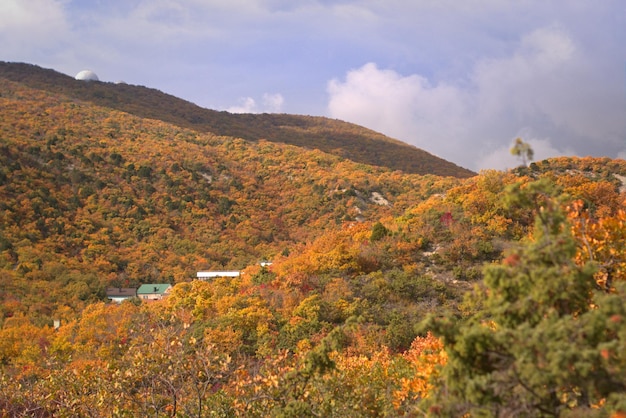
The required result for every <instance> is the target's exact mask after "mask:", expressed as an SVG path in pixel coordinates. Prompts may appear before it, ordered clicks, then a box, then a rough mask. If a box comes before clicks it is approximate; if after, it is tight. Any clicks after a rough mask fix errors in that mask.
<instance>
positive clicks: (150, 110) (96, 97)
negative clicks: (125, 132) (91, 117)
mask: <svg viewBox="0 0 626 418" xmlns="http://www.w3.org/2000/svg"><path fill="white" fill-rule="evenodd" d="M0 78H4V79H7V80H12V81H17V82H19V83H21V84H23V85H25V86H29V87H32V88H35V89H42V90H46V91H49V92H53V93H58V94H62V95H65V96H68V97H72V98H74V99H77V100H81V101H84V102H89V103H93V104H95V105H98V106H105V107H108V108H112V109H117V110H121V111H123V112H127V113H130V114H133V115H136V116H139V117H141V118H150V119H157V120H161V121H163V122H167V123H170V124H173V125H176V126H179V127H182V128H190V129H193V130H195V131H199V132H206V133H212V134H214V135H220V136H230V137H234V138H243V139H246V140H249V141H258V140H266V141H270V142H278V143H284V144H291V145H297V146H300V147H305V148H309V149H319V150H321V151H324V152H326V153H329V154H333V155H337V156H339V157H343V158H347V159H350V160H352V161H356V162H359V163H364V164H368V165H375V166H382V167H389V168H391V169H393V170H402V171H404V172H407V173H416V174H436V175H440V176H454V177H460V178H466V177H471V176H472V175H474V174H475V173H472V172H471V171H470V170H467V169H465V168H462V167H459V166H457V165H455V164H453V163H451V162H448V161H446V160H443V159H441V158H439V157H436V156H434V155H432V154H429V153H428V152H426V151H424V150H421V149H418V148H416V147H413V146H410V145H407V144H406V143H403V142H400V141H398V140H395V139H391V138H388V137H386V136H384V135H382V134H379V133H377V132H374V131H371V130H369V129H365V128H363V127H361V126H358V125H354V124H351V123H347V122H343V121H339V120H333V119H328V118H323V117H313V116H299V115H287V114H231V113H228V112H218V111H215V110H210V109H204V108H201V107H199V106H196V105H194V104H193V103H189V102H186V101H184V100H182V99H179V98H177V97H174V96H171V95H168V94H165V93H163V92H160V91H158V90H155V89H150V88H146V87H142V86H134V85H129V84H125V83H118V84H115V83H103V82H91V83H82V82H77V81H76V80H74V79H73V78H72V77H69V76H66V75H63V74H60V73H58V72H55V71H53V70H46V69H42V68H40V67H37V66H34V65H30V64H21V63H6V62H1V61H0Z"/></svg>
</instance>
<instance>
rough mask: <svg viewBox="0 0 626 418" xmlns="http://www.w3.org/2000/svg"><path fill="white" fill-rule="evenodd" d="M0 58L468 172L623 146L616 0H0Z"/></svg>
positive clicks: (621, 27) (622, 33)
mask: <svg viewBox="0 0 626 418" xmlns="http://www.w3.org/2000/svg"><path fill="white" fill-rule="evenodd" d="M0 60H1V61H10V62H28V63H31V64H36V65H39V66H41V67H44V68H52V69H54V70H57V71H59V72H62V73H65V74H68V75H71V76H74V75H76V74H77V73H78V72H79V71H81V70H85V69H90V70H93V71H94V72H95V73H96V74H97V75H98V77H99V78H100V80H101V81H109V82H118V81H124V82H126V83H129V84H138V85H143V86H147V87H151V88H156V89H159V90H161V91H163V92H166V93H169V94H172V95H174V96H177V97H180V98H183V99H186V100H189V101H191V102H193V103H196V104H198V105H200V106H203V107H207V108H210V109H217V110H227V111H230V112H254V113H259V112H268V113H271V112H278V113H291V114H304V115H313V116H327V117H331V118H336V119H341V120H345V121H349V122H353V123H357V124H359V125H362V126H365V127H367V128H370V129H373V130H376V131H378V132H381V133H383V134H385V135H387V136H390V137H392V138H396V139H399V140H401V141H403V142H406V143H409V144H412V145H415V146H416V147H418V148H421V149H423V150H426V151H428V152H430V153H433V154H435V155H437V156H439V157H442V158H444V159H446V160H448V161H452V162H454V163H456V164H458V165H460V166H463V167H466V168H469V169H471V170H475V171H479V170H482V169H506V168H512V167H515V166H517V165H519V163H520V161H519V160H516V159H515V157H513V156H512V155H511V154H510V148H511V147H512V145H513V142H514V140H515V138H517V137H520V138H522V140H524V141H525V142H527V143H529V144H530V145H531V147H532V148H533V150H534V152H535V160H542V159H544V158H549V157H554V156H560V155H568V156H581V157H583V156H588V155H591V156H608V157H611V158H624V159H626V2H624V1H623V0H558V1H557V0H463V1H459V0H0Z"/></svg>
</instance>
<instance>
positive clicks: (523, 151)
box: [511, 138, 535, 167]
mask: <svg viewBox="0 0 626 418" xmlns="http://www.w3.org/2000/svg"><path fill="white" fill-rule="evenodd" d="M511 154H512V155H515V156H516V157H519V158H520V159H521V160H522V165H523V166H524V167H526V166H527V165H528V163H529V162H531V161H532V160H533V157H534V156H535V151H533V149H532V148H531V146H530V144H529V143H527V142H524V141H522V138H515V143H514V144H513V148H511Z"/></svg>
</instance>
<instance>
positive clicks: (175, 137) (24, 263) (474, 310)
mask: <svg viewBox="0 0 626 418" xmlns="http://www.w3.org/2000/svg"><path fill="white" fill-rule="evenodd" d="M76 83H78V82H76ZM81 88H82V87H81ZM70 93H71V92H70V91H65V92H61V91H56V90H48V89H45V88H43V89H42V88H41V87H40V88H36V86H35V84H34V83H33V82H28V83H23V82H18V81H15V79H6V78H5V79H2V78H0V109H2V110H1V112H0V117H1V120H0V325H1V327H0V411H1V412H2V415H6V416H28V417H32V416H41V417H47V416H111V415H113V416H224V417H227V416H228V417H230V416H259V417H265V416H293V417H302V416H329V417H332V416H337V417H344V416H424V415H425V416H443V417H448V416H570V417H578V416H598V417H600V416H612V415H611V414H618V413H621V412H626V396H625V392H626V357H625V356H626V354H625V353H626V324H625V322H624V318H626V303H625V302H626V300H624V295H625V293H624V291H625V289H624V288H623V282H624V279H625V278H626V244H625V243H626V212H625V210H624V208H625V204H626V190H625V187H626V185H625V184H624V182H625V181H626V162H625V161H623V160H610V159H602V158H566V157H563V158H557V159H551V160H547V161H540V162H536V163H533V164H531V165H530V166H529V167H520V168H518V169H516V170H512V171H508V172H500V171H485V172H482V173H480V174H479V175H475V176H472V177H470V178H459V177H441V176H438V175H434V174H427V175H419V174H410V173H406V172H401V171H397V170H394V169H391V168H387V167H383V166H373V165H367V164H363V163H362V162H355V161H353V159H350V158H343V157H340V156H337V155H333V154H330V153H325V152H323V151H321V150H316V149H309V148H303V147H298V146H294V145H288V144H286V143H280V142H273V141H269V140H253V141H251V140H246V139H242V138H239V139H237V138H234V137H231V136H218V135H216V134H215V133H212V132H211V131H208V130H204V129H194V128H193V126H181V125H180V124H176V123H168V122H166V121H164V120H162V119H161V118H155V119H148V118H143V117H140V116H138V115H137V114H134V113H127V112H122V111H120V110H119V109H118V108H116V107H107V106H104V105H95V104H93V103H92V102H90V101H85V100H83V99H77V97H75V96H73V95H72V94H70ZM153 111H154V112H155V113H159V112H161V110H158V109H154V110H153ZM316 123H317V122H316ZM281 142H288V141H281ZM261 260H269V261H272V264H271V265H270V266H268V267H262V266H261V265H259V262H260V261H261ZM208 269H211V270H223V269H233V270H240V271H241V272H242V274H241V275H240V276H239V277H236V278H219V279H213V280H209V281H200V280H194V276H195V273H196V271H198V270H208ZM142 283H171V284H173V285H174V286H173V288H172V291H171V294H170V295H169V296H167V297H166V298H164V299H163V300H161V301H155V302H146V301H141V300H139V299H131V300H128V301H125V302H122V303H121V304H116V303H110V302H107V301H106V298H105V293H104V291H105V289H106V288H107V287H111V286H114V287H133V286H135V287H136V286H138V285H139V284H142ZM53 320H59V321H60V327H58V329H53V327H52V325H53ZM25 337H26V338H25ZM613 416H619V415H613Z"/></svg>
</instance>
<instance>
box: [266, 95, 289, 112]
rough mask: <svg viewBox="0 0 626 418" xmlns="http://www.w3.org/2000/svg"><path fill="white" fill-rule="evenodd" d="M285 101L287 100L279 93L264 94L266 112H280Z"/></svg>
mask: <svg viewBox="0 0 626 418" xmlns="http://www.w3.org/2000/svg"><path fill="white" fill-rule="evenodd" d="M284 102H285V99H284V98H283V96H282V95H281V94H279V93H276V94H269V93H265V94H264V95H263V107H264V112H268V113H278V112H280V111H281V110H282V108H283V103H284Z"/></svg>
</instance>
